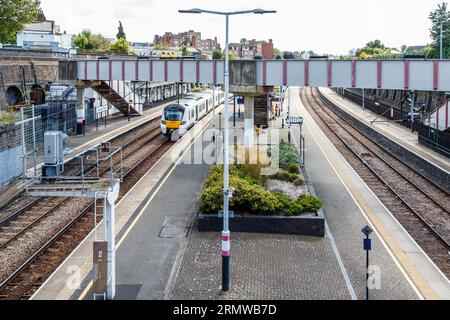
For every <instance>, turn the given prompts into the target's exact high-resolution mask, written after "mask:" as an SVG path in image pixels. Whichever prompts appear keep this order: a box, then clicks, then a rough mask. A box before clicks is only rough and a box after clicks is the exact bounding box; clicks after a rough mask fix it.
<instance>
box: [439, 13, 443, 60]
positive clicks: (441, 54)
mask: <svg viewBox="0 0 450 320" xmlns="http://www.w3.org/2000/svg"><path fill="white" fill-rule="evenodd" d="M440 57H441V60H442V59H443V58H444V22H443V21H442V22H441V39H440Z"/></svg>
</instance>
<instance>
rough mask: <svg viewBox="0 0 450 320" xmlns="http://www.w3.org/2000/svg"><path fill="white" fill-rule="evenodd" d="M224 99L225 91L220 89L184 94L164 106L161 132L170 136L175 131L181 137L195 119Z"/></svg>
mask: <svg viewBox="0 0 450 320" xmlns="http://www.w3.org/2000/svg"><path fill="white" fill-rule="evenodd" d="M213 92H214V93H213ZM213 94H214V99H213ZM224 101H225V93H224V92H223V91H222V90H214V91H213V90H207V91H204V92H201V93H190V94H186V95H184V96H183V98H182V99H180V101H179V102H176V103H173V104H170V105H168V106H167V107H165V108H164V111H163V114H162V118H161V130H162V133H163V134H165V135H166V136H169V137H171V136H172V134H173V133H174V132H176V131H177V134H178V135H179V136H180V137H182V136H183V135H185V134H186V133H187V132H188V131H189V130H190V129H191V128H192V127H193V126H194V125H195V123H196V122H197V121H199V120H201V119H202V118H203V117H205V116H206V115H207V114H208V113H210V112H212V110H213V109H215V108H217V107H218V106H220V105H221V104H222V103H224Z"/></svg>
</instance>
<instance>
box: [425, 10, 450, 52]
mask: <svg viewBox="0 0 450 320" xmlns="http://www.w3.org/2000/svg"><path fill="white" fill-rule="evenodd" d="M429 18H430V20H431V28H430V36H431V39H432V40H433V42H432V44H431V51H430V55H431V56H429V58H439V56H440V42H441V23H443V35H444V43H443V44H444V45H443V53H444V58H446V57H448V56H449V54H450V23H449V22H450V12H449V11H448V4H447V3H445V2H443V3H441V4H439V5H438V8H437V9H436V10H435V11H433V12H431V13H430V15H429Z"/></svg>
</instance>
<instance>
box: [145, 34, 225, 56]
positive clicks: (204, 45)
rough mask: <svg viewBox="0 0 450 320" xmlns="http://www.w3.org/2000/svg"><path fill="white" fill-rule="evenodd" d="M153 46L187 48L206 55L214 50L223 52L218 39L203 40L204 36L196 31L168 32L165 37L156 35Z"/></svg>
mask: <svg viewBox="0 0 450 320" xmlns="http://www.w3.org/2000/svg"><path fill="white" fill-rule="evenodd" d="M153 45H154V46H157V45H162V46H165V47H174V48H179V47H182V46H187V47H190V48H195V49H198V50H200V51H201V52H202V53H204V54H210V53H212V52H213V51H214V50H221V48H220V44H219V43H218V41H217V37H215V38H214V39H202V34H201V33H200V32H196V31H194V30H189V31H186V32H181V33H172V32H166V33H164V35H162V36H160V35H155V37H154V40H153Z"/></svg>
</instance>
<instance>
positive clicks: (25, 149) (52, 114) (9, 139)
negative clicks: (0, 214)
mask: <svg viewBox="0 0 450 320" xmlns="http://www.w3.org/2000/svg"><path fill="white" fill-rule="evenodd" d="M76 129H77V118H76V103H73V102H68V101H49V102H48V103H46V104H44V105H39V106H30V107H23V108H21V109H20V112H19V114H18V116H17V121H16V122H15V123H10V124H0V187H1V186H5V185H7V184H9V183H10V182H11V181H13V180H14V179H16V178H18V177H20V176H21V175H22V174H23V172H24V169H25V168H26V169H29V168H33V167H35V168H37V166H36V165H37V163H36V162H37V159H38V158H39V157H42V156H43V155H44V134H45V132H46V131H63V132H65V133H68V134H72V133H76Z"/></svg>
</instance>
